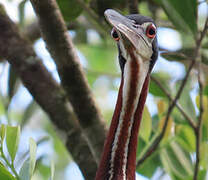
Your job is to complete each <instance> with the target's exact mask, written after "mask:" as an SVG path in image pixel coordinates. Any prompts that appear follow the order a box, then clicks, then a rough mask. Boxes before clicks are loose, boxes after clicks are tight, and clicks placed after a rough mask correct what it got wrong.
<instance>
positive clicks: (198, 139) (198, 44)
mask: <svg viewBox="0 0 208 180" xmlns="http://www.w3.org/2000/svg"><path fill="white" fill-rule="evenodd" d="M207 29H208V17H207V18H206V21H205V25H204V29H203V31H202V32H201V36H200V38H199V39H198V41H196V48H197V49H199V48H200V47H201V41H202V39H203V37H204V36H205V34H206V32H207ZM197 55H198V54H197ZM201 70H202V67H201V62H199V65H198V84H199V117H198V123H197V127H196V128H195V129H194V130H195V136H196V163H195V168H194V177H193V180H197V179H198V174H199V163H200V144H201V133H202V132H201V128H202V117H203V112H204V107H203V83H202V79H201V73H202V72H201Z"/></svg>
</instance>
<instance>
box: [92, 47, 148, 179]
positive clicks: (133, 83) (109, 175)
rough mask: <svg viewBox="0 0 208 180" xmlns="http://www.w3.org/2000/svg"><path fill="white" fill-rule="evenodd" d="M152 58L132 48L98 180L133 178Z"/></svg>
mask: <svg viewBox="0 0 208 180" xmlns="http://www.w3.org/2000/svg"><path fill="white" fill-rule="evenodd" d="M148 70H149V62H148V61H146V62H143V61H142V58H141V57H140V56H137V55H135V54H134V51H129V54H128V57H127V60H126V63H125V65H124V70H123V73H122V79H121V85H120V89H119V94H118V99H117V103H116V108H115V111H114V115H113V118H112V122H111V126H110V130H109V133H108V137H107V139H106V142H105V146H104V152H103V155H102V158H101V162H100V167H99V169H98V171H97V174H96V180H98V179H99V180H134V179H135V168H136V149H137V140H138V131H139V125H140V121H141V118H142V112H143V107H144V103H145V100H146V96H147V92H148V84H149V72H148Z"/></svg>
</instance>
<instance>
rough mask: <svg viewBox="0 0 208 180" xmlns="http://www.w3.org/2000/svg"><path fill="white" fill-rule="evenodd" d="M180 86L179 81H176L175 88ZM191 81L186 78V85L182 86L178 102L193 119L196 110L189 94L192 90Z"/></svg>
mask: <svg viewBox="0 0 208 180" xmlns="http://www.w3.org/2000/svg"><path fill="white" fill-rule="evenodd" d="M179 86H180V83H176V87H177V90H178V88H179ZM192 88H193V86H192V82H191V80H188V81H187V83H186V86H185V87H184V89H183V91H182V93H181V97H180V98H179V100H178V101H179V104H180V105H181V106H182V107H183V109H184V111H185V112H186V113H188V114H189V116H190V117H192V118H193V119H194V120H196V112H195V108H194V104H193V101H192V99H191V96H190V91H191V90H192Z"/></svg>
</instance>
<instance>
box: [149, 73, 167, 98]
mask: <svg viewBox="0 0 208 180" xmlns="http://www.w3.org/2000/svg"><path fill="white" fill-rule="evenodd" d="M152 76H154V77H155V78H157V80H158V81H160V83H161V84H162V85H163V86H164V88H166V89H167V90H170V88H169V81H170V79H171V77H170V75H169V74H168V73H165V72H159V73H153V74H152ZM149 92H150V93H151V94H153V95H154V96H159V97H167V96H166V95H165V93H164V92H163V91H162V90H161V88H160V87H159V86H158V85H157V84H156V83H155V82H154V81H153V80H151V81H150V86H149Z"/></svg>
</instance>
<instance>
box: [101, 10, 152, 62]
mask: <svg viewBox="0 0 208 180" xmlns="http://www.w3.org/2000/svg"><path fill="white" fill-rule="evenodd" d="M104 15H105V17H106V20H107V21H108V22H109V23H110V24H111V25H112V26H113V27H114V28H115V30H116V31H117V32H119V33H118V34H119V35H120V36H122V39H124V41H123V44H124V45H125V46H126V47H129V46H133V47H134V48H135V50H136V51H137V52H138V53H139V54H140V53H142V54H141V55H142V57H143V58H144V59H148V60H150V57H151V56H150V55H151V54H152V43H151V42H150V41H148V39H147V37H146V34H145V32H144V28H143V27H142V26H141V25H138V24H135V22H134V20H131V19H129V18H127V17H125V16H123V15H121V14H120V13H118V12H116V11H115V10H112V9H108V10H106V11H105V13H104Z"/></svg>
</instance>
